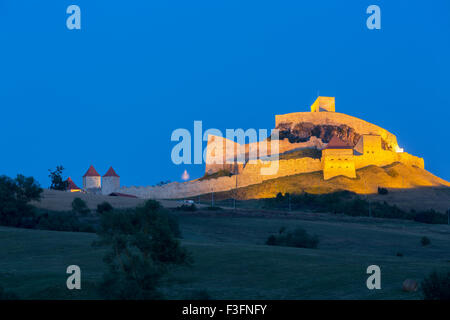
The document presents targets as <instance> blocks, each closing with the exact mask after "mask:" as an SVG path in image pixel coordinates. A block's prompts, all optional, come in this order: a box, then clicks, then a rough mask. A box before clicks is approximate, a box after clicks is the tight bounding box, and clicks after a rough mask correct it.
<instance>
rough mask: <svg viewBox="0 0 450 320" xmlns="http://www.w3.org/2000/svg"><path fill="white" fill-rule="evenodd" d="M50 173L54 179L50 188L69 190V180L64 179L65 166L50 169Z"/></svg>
mask: <svg viewBox="0 0 450 320" xmlns="http://www.w3.org/2000/svg"><path fill="white" fill-rule="evenodd" d="M48 171H49V172H50V174H49V175H48V176H49V177H50V179H51V181H52V184H51V185H50V189H53V190H60V191H65V190H67V181H65V180H64V179H63V171H64V167H63V166H56V169H55V170H52V169H48Z"/></svg>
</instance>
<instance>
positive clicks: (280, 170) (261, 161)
mask: <svg viewBox="0 0 450 320" xmlns="http://www.w3.org/2000/svg"><path fill="white" fill-rule="evenodd" d="M309 110H310V111H308V112H294V113H288V114H281V115H275V129H278V137H277V136H276V135H274V136H270V137H269V138H268V139H265V140H262V141H260V142H252V143H248V144H242V145H241V144H239V143H237V142H235V141H233V140H229V139H226V138H224V137H222V136H217V135H211V134H210V135H209V136H208V142H207V147H206V151H205V155H206V157H205V162H206V166H205V176H204V177H203V178H201V179H196V180H191V181H187V182H184V183H176V182H175V183H169V184H166V185H164V186H154V187H152V186H148V187H143V186H142V187H134V186H132V187H121V188H120V189H119V190H117V191H116V192H120V193H124V194H130V195H135V196H137V197H140V198H153V199H166V198H184V197H190V196H197V195H200V194H205V193H210V192H221V191H228V190H233V189H235V188H239V187H245V186H250V185H255V184H260V183H262V182H264V181H266V180H270V179H277V178H280V177H284V176H290V175H298V174H303V173H313V172H320V173H321V174H322V179H323V180H329V179H335V178H336V179H337V178H338V177H339V176H340V177H345V179H357V178H358V173H357V170H358V169H361V168H364V167H367V166H371V165H372V166H378V167H385V166H388V165H391V164H394V163H396V162H399V163H401V164H403V165H406V166H410V167H414V168H418V169H424V160H423V158H420V157H416V156H414V155H411V154H408V153H406V152H404V150H403V149H402V148H400V147H399V146H398V143H397V137H396V136H395V135H394V134H392V133H391V132H389V131H387V130H385V129H383V128H381V127H379V126H377V125H375V124H372V123H369V122H367V121H364V120H362V119H359V118H356V117H353V116H350V115H347V114H344V113H339V112H336V105H335V98H334V97H322V96H319V97H318V98H317V99H316V100H315V101H314V103H313V104H312V105H311V106H310V108H309ZM272 144H273V145H272ZM255 150H256V153H255ZM261 151H262V152H261ZM255 155H256V156H255ZM273 156H275V157H273ZM267 168H271V169H272V168H275V169H276V170H266V169H267ZM263 171H264V172H265V173H263ZM266 172H270V173H266ZM208 176H209V177H208ZM357 183H358V181H355V184H357ZM425 184H426V183H425ZM267 195H269V193H268V194H267Z"/></svg>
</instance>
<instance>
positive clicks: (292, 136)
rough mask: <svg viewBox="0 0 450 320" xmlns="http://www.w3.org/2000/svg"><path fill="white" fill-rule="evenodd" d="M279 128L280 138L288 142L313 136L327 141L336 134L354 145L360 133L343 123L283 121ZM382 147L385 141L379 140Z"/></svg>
mask: <svg viewBox="0 0 450 320" xmlns="http://www.w3.org/2000/svg"><path fill="white" fill-rule="evenodd" d="M277 129H278V130H280V139H285V138H287V139H288V140H289V142H291V143H295V142H305V141H308V140H309V138H310V137H312V136H314V137H317V138H319V139H321V140H322V141H323V142H325V143H328V142H329V141H330V139H331V138H332V137H333V136H335V135H336V136H338V137H339V138H340V139H341V140H343V141H346V142H348V143H350V144H351V145H353V146H355V145H356V143H358V140H359V138H360V137H361V135H360V134H359V133H357V132H356V131H355V129H353V128H352V127H349V126H347V125H345V124H341V125H339V126H337V125H328V124H326V125H315V124H313V123H310V122H301V123H295V124H294V123H292V122H288V123H286V122H283V123H280V124H279V125H278V126H277ZM381 144H382V148H383V149H386V145H387V144H386V142H385V141H383V140H382V141H381Z"/></svg>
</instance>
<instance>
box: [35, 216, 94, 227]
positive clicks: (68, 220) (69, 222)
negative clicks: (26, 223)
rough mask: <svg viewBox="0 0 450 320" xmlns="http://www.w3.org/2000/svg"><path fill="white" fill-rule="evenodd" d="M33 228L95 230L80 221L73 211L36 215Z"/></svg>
mask: <svg viewBox="0 0 450 320" xmlns="http://www.w3.org/2000/svg"><path fill="white" fill-rule="evenodd" d="M36 220H37V221H36V225H35V229H41V230H53V231H70V232H95V229H94V227H92V226H91V225H89V224H88V223H83V222H81V221H80V220H79V219H78V217H77V215H76V214H75V213H74V212H45V213H42V214H40V215H38V216H37V218H36Z"/></svg>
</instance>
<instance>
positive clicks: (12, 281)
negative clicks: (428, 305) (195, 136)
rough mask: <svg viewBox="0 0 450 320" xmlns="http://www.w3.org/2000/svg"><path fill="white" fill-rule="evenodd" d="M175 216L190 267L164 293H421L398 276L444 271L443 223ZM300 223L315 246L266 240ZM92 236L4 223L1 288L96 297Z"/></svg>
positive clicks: (447, 261) (99, 253)
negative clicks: (371, 270) (371, 271)
mask: <svg viewBox="0 0 450 320" xmlns="http://www.w3.org/2000/svg"><path fill="white" fill-rule="evenodd" d="M176 214H177V216H178V220H179V223H180V228H181V231H182V235H183V238H182V239H181V242H182V245H183V246H185V247H186V248H187V249H188V250H189V251H190V252H191V253H192V256H193V259H194V263H193V265H192V266H190V267H177V268H174V269H173V270H171V272H170V274H169V276H168V277H167V278H166V279H165V281H164V286H163V287H162V291H163V293H164V295H165V297H166V298H167V299H196V298H201V297H205V296H206V297H210V298H212V299H420V298H421V294H420V291H418V292H413V293H408V292H403V291H402V282H403V281H404V280H405V279H407V278H411V279H415V280H417V281H421V280H422V279H423V278H424V277H425V276H426V275H427V274H428V273H430V272H431V271H433V270H437V271H444V270H449V269H450V227H449V226H448V225H427V224H422V223H417V222H413V221H405V220H394V219H375V218H367V217H348V216H340V215H331V214H312V213H300V212H295V213H290V214H281V213H280V214H278V215H277V214H273V215H270V216H268V217H267V216H264V217H263V216H258V215H254V216H252V215H249V214H241V213H239V211H238V212H237V213H233V212H231V211H226V210H223V211H222V210H221V211H217V212H206V211H198V212H194V213H185V212H177V213H176ZM297 226H298V227H301V228H303V229H305V230H306V231H307V232H308V233H310V234H316V235H317V236H318V237H319V239H320V243H319V246H318V249H302V248H290V247H278V246H277V247H275V246H268V245H265V240H266V239H267V237H268V236H269V235H271V234H275V233H277V232H278V231H279V230H280V228H282V227H287V228H294V227H297ZM423 236H426V237H428V238H429V239H430V240H431V244H430V245H428V246H423V245H422V244H421V241H420V240H421V238H422V237H423ZM96 238H97V236H96V235H95V234H92V233H81V232H58V231H44V230H27V229H17V228H9V227H0V243H1V244H2V245H1V246H0V286H2V287H3V288H4V289H5V290H8V291H11V292H14V293H15V294H17V296H18V297H19V298H21V299H99V298H100V297H99V296H98V294H97V290H96V285H97V283H98V281H99V280H100V279H101V277H102V274H103V272H104V270H105V264H104V263H103V261H102V257H103V255H104V253H105V251H104V249H101V248H95V247H92V246H91V244H92V242H93V241H94V240H95V239H96ZM72 264H76V265H79V266H80V268H81V272H82V289H81V290H73V291H70V290H68V289H67V288H66V279H67V276H68V275H66V268H67V266H69V265H72ZM372 264H376V265H379V266H380V268H381V283H382V284H381V286H382V289H381V290H368V289H367V287H366V279H367V277H368V275H367V274H366V268H367V267H368V266H369V265H372Z"/></svg>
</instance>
